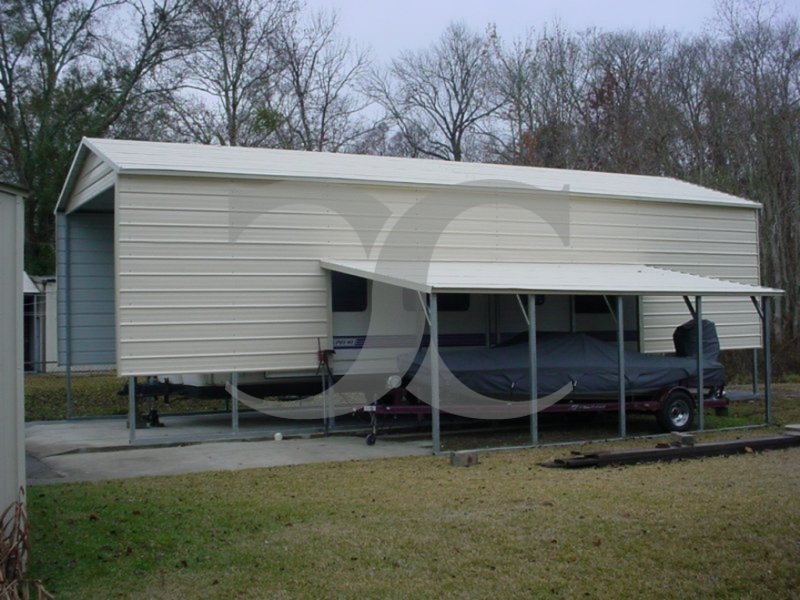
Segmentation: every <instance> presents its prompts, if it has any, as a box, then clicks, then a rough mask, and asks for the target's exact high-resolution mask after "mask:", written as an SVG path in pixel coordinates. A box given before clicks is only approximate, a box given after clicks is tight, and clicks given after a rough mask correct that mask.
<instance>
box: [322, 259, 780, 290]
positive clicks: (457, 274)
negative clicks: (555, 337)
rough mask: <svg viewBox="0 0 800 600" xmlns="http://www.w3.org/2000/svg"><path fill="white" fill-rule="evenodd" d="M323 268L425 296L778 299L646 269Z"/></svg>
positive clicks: (330, 263)
mask: <svg viewBox="0 0 800 600" xmlns="http://www.w3.org/2000/svg"><path fill="white" fill-rule="evenodd" d="M320 264H321V266H322V267H323V268H324V269H327V270H330V271H337V272H339V273H346V274H348V275H356V276H358V277H363V278H365V279H371V280H373V281H379V282H381V283H387V284H390V285H396V286H399V287H404V288H409V289H413V290H417V291H420V292H423V293H444V294H447V293H492V292H496V293H506V294H588V295H594V294H598V295H599V294H607V295H614V296H625V295H628V296H640V295H641V296H777V295H780V294H781V293H782V292H781V290H777V289H774V288H768V287H762V286H757V285H748V284H744V283H736V282H733V281H725V280H722V279H715V278H712V277H701V276H699V275H691V274H689V273H681V272H679V271H672V270H669V269H660V268H657V267H651V266H647V265H619V264H585V263H552V264H542V263H497V262H492V263H482V262H441V261H434V262H431V263H430V264H425V263H411V262H380V263H378V262H377V261H370V260H323V261H320Z"/></svg>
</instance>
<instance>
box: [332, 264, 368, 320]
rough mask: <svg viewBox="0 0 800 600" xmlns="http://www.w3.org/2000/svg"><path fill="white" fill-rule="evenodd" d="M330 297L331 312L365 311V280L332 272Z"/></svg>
mask: <svg viewBox="0 0 800 600" xmlns="http://www.w3.org/2000/svg"><path fill="white" fill-rule="evenodd" d="M331 296H332V305H333V306H332V308H333V312H363V311H365V310H367V280H366V279H364V278H363V277H356V276H354V275H346V274H345V273H337V272H336V271H333V272H332V273H331Z"/></svg>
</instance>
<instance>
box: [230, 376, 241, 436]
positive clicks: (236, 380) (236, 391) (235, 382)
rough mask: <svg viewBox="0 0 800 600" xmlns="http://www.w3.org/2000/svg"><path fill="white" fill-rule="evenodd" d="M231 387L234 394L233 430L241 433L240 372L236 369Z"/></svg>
mask: <svg viewBox="0 0 800 600" xmlns="http://www.w3.org/2000/svg"><path fill="white" fill-rule="evenodd" d="M231 389H232V390H233V394H232V397H231V431H233V433H235V434H236V433H239V373H238V372H237V371H234V372H233V373H231Z"/></svg>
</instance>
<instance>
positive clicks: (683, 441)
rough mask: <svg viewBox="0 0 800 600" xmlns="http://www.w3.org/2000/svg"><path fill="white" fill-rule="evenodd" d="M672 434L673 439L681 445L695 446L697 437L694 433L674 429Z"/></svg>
mask: <svg viewBox="0 0 800 600" xmlns="http://www.w3.org/2000/svg"><path fill="white" fill-rule="evenodd" d="M670 435H671V436H672V441H673V442H677V443H678V444H680V445H681V446H694V442H695V437H694V434H692V433H681V432H680V431H673V432H672V433H671V434H670Z"/></svg>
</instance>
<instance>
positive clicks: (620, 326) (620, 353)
mask: <svg viewBox="0 0 800 600" xmlns="http://www.w3.org/2000/svg"><path fill="white" fill-rule="evenodd" d="M609 308H610V306H609ZM617 365H618V369H619V437H621V438H624V437H625V436H626V435H627V431H626V423H627V415H626V412H625V319H624V312H623V307H622V296H617Z"/></svg>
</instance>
